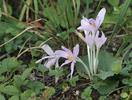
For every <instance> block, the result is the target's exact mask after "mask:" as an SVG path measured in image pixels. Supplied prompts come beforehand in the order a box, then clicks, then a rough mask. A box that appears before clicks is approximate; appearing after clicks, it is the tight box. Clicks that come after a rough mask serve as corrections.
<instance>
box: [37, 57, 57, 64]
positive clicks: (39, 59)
mask: <svg viewBox="0 0 132 100" xmlns="http://www.w3.org/2000/svg"><path fill="white" fill-rule="evenodd" d="M53 57H55V56H45V57H42V58H41V59H39V60H37V61H36V62H35V63H39V62H41V61H42V60H44V59H47V58H53Z"/></svg>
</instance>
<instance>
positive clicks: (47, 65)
mask: <svg viewBox="0 0 132 100" xmlns="http://www.w3.org/2000/svg"><path fill="white" fill-rule="evenodd" d="M55 62H56V59H55V58H53V59H48V60H47V61H46V62H45V64H44V66H45V67H47V68H50V67H51V66H52V65H54V64H55Z"/></svg>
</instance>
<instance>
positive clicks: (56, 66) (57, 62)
mask: <svg viewBox="0 0 132 100" xmlns="http://www.w3.org/2000/svg"><path fill="white" fill-rule="evenodd" d="M58 67H59V58H57V59H56V64H55V68H58Z"/></svg>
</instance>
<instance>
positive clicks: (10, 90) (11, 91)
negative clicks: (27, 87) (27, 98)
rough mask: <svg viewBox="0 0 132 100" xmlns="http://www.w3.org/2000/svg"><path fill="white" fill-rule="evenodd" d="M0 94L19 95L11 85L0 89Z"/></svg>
mask: <svg viewBox="0 0 132 100" xmlns="http://www.w3.org/2000/svg"><path fill="white" fill-rule="evenodd" d="M0 91H1V92H3V93H5V94H8V95H17V94H19V91H18V89H17V88H16V87H15V86H13V85H8V86H5V87H3V88H2V89H0Z"/></svg>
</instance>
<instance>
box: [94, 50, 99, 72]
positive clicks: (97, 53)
mask: <svg viewBox="0 0 132 100" xmlns="http://www.w3.org/2000/svg"><path fill="white" fill-rule="evenodd" d="M99 50H100V49H99V48H97V52H96V58H95V59H96V63H95V71H96V72H97V67H98V55H99Z"/></svg>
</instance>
